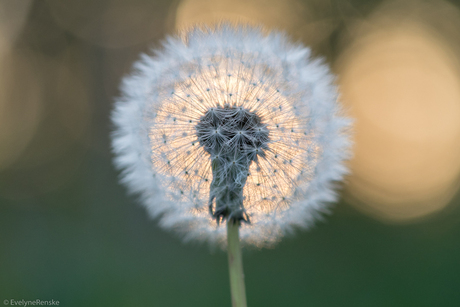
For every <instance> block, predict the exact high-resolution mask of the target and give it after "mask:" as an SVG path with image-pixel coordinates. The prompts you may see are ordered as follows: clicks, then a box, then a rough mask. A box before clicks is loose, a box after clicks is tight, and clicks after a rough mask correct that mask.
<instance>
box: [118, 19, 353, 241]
mask: <svg viewBox="0 0 460 307" xmlns="http://www.w3.org/2000/svg"><path fill="white" fill-rule="evenodd" d="M333 80H334V78H333V76H332V75H331V74H330V73H329V70H328V68H327V67H326V66H325V65H324V64H322V63H321V62H320V61H317V60H312V59H310V57H309V50H308V49H306V48H304V47H302V46H299V45H293V44H291V43H289V42H288V41H287V39H286V37H285V35H283V34H280V33H272V34H268V35H265V34H263V32H262V31H261V30H260V29H258V28H251V27H243V26H241V27H232V26H229V25H221V26H219V27H217V28H215V29H198V28H197V29H194V30H192V31H190V32H188V33H185V34H184V35H183V36H181V37H180V38H179V37H176V38H169V39H168V40H167V42H166V43H165V44H164V48H163V50H162V51H156V52H155V55H154V56H148V55H144V56H143V57H142V59H141V60H140V61H139V62H137V63H136V64H135V73H133V74H132V75H131V76H129V77H127V78H125V79H124V81H123V86H122V92H123V96H122V97H121V98H120V99H119V100H118V101H117V103H116V105H115V109H114V111H113V114H112V119H113V121H114V123H115V126H116V130H115V131H114V133H113V142H112V144H113V150H114V152H115V155H116V158H115V164H116V165H117V166H118V167H119V169H121V170H122V179H121V181H122V182H123V183H124V184H125V185H126V186H127V187H128V188H129V189H130V191H131V192H134V193H136V194H138V195H140V197H141V202H142V203H143V204H144V205H145V206H146V207H147V209H148V210H149V212H150V214H151V215H152V216H155V217H157V216H160V217H161V219H160V223H161V225H162V226H163V227H165V228H170V229H174V230H177V231H179V232H180V233H182V234H183V235H184V237H185V238H186V239H198V240H204V241H209V242H217V243H222V244H225V237H226V235H225V231H226V229H225V227H221V226H219V224H220V223H222V222H226V221H228V220H236V221H240V222H243V223H242V225H241V233H240V236H241V239H242V240H243V242H245V243H249V244H255V245H257V246H264V245H269V244H273V243H275V242H277V241H278V240H279V239H280V238H281V237H282V236H283V235H284V234H285V233H287V232H291V231H292V229H293V228H294V227H303V228H307V227H309V226H310V225H311V224H312V223H313V221H314V220H315V218H316V217H318V216H319V215H320V213H322V212H325V211H326V205H325V204H326V203H328V202H331V201H334V200H335V198H336V195H335V193H334V191H333V182H334V181H338V180H341V178H342V176H343V175H344V174H345V173H346V171H347V170H346V168H345V167H344V166H343V163H342V162H343V160H344V159H346V158H347V157H348V156H349V150H348V148H349V146H350V142H349V139H348V135H347V129H348V128H349V125H350V121H349V120H348V119H347V118H345V117H343V116H342V114H341V110H340V107H339V106H338V104H337V92H336V88H335V86H334V85H333Z"/></svg>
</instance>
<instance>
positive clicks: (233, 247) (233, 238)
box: [227, 219, 247, 307]
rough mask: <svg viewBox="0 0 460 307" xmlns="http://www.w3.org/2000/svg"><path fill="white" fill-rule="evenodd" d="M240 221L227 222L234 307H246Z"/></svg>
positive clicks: (231, 220)
mask: <svg viewBox="0 0 460 307" xmlns="http://www.w3.org/2000/svg"><path fill="white" fill-rule="evenodd" d="M239 225H240V223H239V221H236V220H234V219H228V220H227V242H228V247H227V249H228V268H229V273H230V292H231V295H232V306H233V307H246V306H247V304H246V289H245V286H244V273H243V259H242V256H241V246H240V238H239Z"/></svg>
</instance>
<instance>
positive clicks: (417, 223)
mask: <svg viewBox="0 0 460 307" xmlns="http://www.w3.org/2000/svg"><path fill="white" fill-rule="evenodd" d="M459 7H460V1H458V0H457V1H450V2H448V1H437V0H430V1H381V0H349V1H343V0H333V1H332V0H331V1H327V0H326V1H325V0H310V1H308V0H289V1H275V0H251V1H243V0H182V1H166V0H163V1H156V0H134V1H115V0H111V1H109V0H104V1H90V0H84V1H77V0H72V1H62V0H20V1H18V0H4V1H0V221H1V222H0V234H1V235H0V250H1V251H2V252H1V253H0V300H4V299H11V298H14V299H26V300H27V299H30V300H32V299H37V298H40V299H55V300H60V301H61V305H62V306H135V305H138V306H215V305H216V304H218V305H222V306H229V304H230V294H229V291H228V280H227V279H228V276H227V266H226V258H225V257H226V256H225V255H224V254H223V253H220V252H215V253H214V254H210V253H209V251H208V249H207V248H206V247H203V246H199V247H196V246H193V245H183V244H182V243H181V242H180V241H179V240H178V239H177V238H175V237H174V235H171V234H169V233H165V232H163V231H161V230H159V229H158V227H157V225H156V223H155V222H152V221H149V219H148V217H147V216H146V213H145V211H144V209H143V208H141V207H140V206H138V205H135V204H134V203H135V199H134V198H133V197H128V196H126V195H125V194H126V193H125V190H124V188H123V187H121V186H120V185H119V184H118V183H117V177H116V176H117V173H116V172H115V171H114V170H113V167H112V164H111V159H112V156H111V154H110V140H109V134H110V131H111V129H112V128H111V124H110V120H109V114H110V110H111V105H112V101H113V97H115V96H117V95H118V90H117V87H118V84H119V82H120V79H121V77H122V76H123V75H124V74H126V73H127V72H129V70H130V66H131V64H132V62H133V61H134V60H136V59H137V57H138V54H139V53H140V52H146V51H147V50H148V48H149V47H152V46H153V47H158V46H159V42H160V40H161V39H163V38H164V37H165V35H167V34H168V33H169V34H170V33H174V31H176V30H180V29H183V28H187V27H189V26H191V25H192V24H194V23H197V22H198V23H212V22H218V21H219V20H222V19H227V20H232V21H243V22H249V23H255V24H257V23H262V24H264V25H265V26H266V28H267V29H281V30H284V31H286V32H287V33H288V34H289V35H290V36H291V37H292V38H293V40H295V41H299V42H302V43H304V44H307V45H310V46H311V47H312V50H313V53H314V54H315V55H319V56H322V57H324V59H325V61H326V62H328V63H329V64H330V65H331V67H332V69H333V70H334V72H335V73H336V74H337V76H338V79H337V82H338V85H339V86H340V88H341V93H342V101H343V103H344V105H345V106H346V111H347V112H348V113H349V114H350V115H351V116H353V117H354V118H355V130H354V140H355V146H354V152H355V154H354V158H353V160H352V161H350V162H349V165H350V168H351V170H352V172H353V174H352V175H351V176H349V177H348V178H347V179H346V182H345V183H344V185H343V190H342V191H341V193H342V194H341V195H342V196H343V197H342V201H341V202H340V203H339V204H338V205H337V206H336V208H335V209H334V211H333V215H332V216H329V217H327V218H326V220H325V222H320V223H319V224H318V227H316V229H313V230H312V231H311V232H309V233H301V234H299V235H297V236H295V237H294V238H289V239H285V240H284V241H283V242H282V243H281V244H279V245H278V246H276V248H275V249H273V250H264V251H261V252H259V251H249V252H247V253H246V254H245V270H246V276H247V277H246V279H247V288H248V289H247V292H248V301H249V304H250V305H252V306H304V305H305V306H366V307H367V306H377V307H378V306H382V307H384V306H385V307H386V306H459V305H460V292H459V291H458V285H460V262H459V261H458V259H460V243H458V242H459V238H460V206H459V203H460V198H459V196H458V186H459V174H460V66H459V65H460V63H459V57H460V34H459V29H460V10H459ZM179 293H180V295H178V294H179Z"/></svg>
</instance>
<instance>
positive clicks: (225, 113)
mask: <svg viewBox="0 0 460 307" xmlns="http://www.w3.org/2000/svg"><path fill="white" fill-rule="evenodd" d="M195 129H196V134H197V137H198V141H199V142H200V145H201V146H202V147H203V148H204V150H205V151H206V152H208V153H209V154H210V155H211V160H212V162H211V165H212V175H213V179H212V183H211V186H210V191H209V211H210V213H211V215H212V217H213V218H214V219H215V220H216V221H217V223H220V222H221V221H223V220H229V221H232V222H234V223H236V222H238V223H240V222H242V221H244V222H247V223H249V217H248V215H247V213H246V211H245V209H244V206H243V188H244V185H245V184H246V180H247V177H248V176H249V166H250V164H251V162H252V161H255V162H256V163H257V161H258V157H259V156H260V157H264V156H265V153H264V150H265V149H268V141H269V136H268V134H269V133H268V129H267V126H266V125H265V124H264V123H263V122H262V119H261V118H260V117H259V116H258V115H257V114H255V113H253V112H250V111H249V110H246V109H244V108H241V107H229V106H226V107H220V106H218V107H215V108H211V109H210V110H208V111H207V112H206V113H205V114H204V115H203V116H202V117H201V118H200V121H199V122H198V124H197V125H196V127H195Z"/></svg>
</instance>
